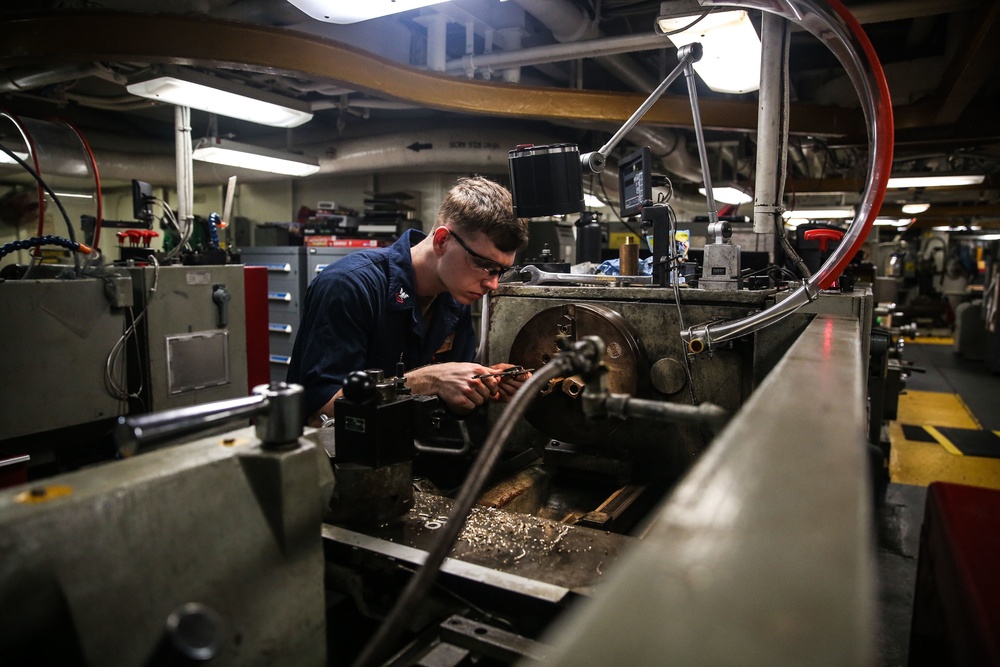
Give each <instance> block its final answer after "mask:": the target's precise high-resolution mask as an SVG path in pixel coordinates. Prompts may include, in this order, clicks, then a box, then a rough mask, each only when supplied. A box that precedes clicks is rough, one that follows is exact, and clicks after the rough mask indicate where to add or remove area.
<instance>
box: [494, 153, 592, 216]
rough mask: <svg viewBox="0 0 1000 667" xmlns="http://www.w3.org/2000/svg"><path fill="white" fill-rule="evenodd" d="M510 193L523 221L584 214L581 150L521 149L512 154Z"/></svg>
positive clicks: (509, 161) (515, 208)
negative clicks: (550, 216)
mask: <svg viewBox="0 0 1000 667" xmlns="http://www.w3.org/2000/svg"><path fill="white" fill-rule="evenodd" d="M507 162H508V165H509V167H510V192H511V195H513V197H514V214H515V215H516V216H517V217H519V218H538V217H543V216H546V215H562V214H566V213H578V212H580V211H582V210H583V178H582V175H581V168H580V149H579V148H578V147H577V145H576V144H547V145H545V146H518V147H517V148H515V149H514V150H512V151H510V152H509V153H508V158H507Z"/></svg>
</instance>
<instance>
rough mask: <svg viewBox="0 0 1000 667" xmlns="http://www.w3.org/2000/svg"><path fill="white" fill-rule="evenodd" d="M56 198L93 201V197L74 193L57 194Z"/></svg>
mask: <svg viewBox="0 0 1000 667" xmlns="http://www.w3.org/2000/svg"><path fill="white" fill-rule="evenodd" d="M56 197H62V198H66V197H69V198H70V199H93V198H94V195H84V194H78V193H76V192H57V193H56Z"/></svg>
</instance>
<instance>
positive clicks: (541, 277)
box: [518, 264, 653, 285]
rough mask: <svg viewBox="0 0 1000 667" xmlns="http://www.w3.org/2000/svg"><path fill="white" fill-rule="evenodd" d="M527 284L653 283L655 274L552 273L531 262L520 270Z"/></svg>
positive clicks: (519, 273)
mask: <svg viewBox="0 0 1000 667" xmlns="http://www.w3.org/2000/svg"><path fill="white" fill-rule="evenodd" d="M518 275H519V276H521V277H522V278H524V279H525V280H524V284H525V285H543V284H546V283H565V284H571V285H652V284H653V276H609V275H605V274H602V273H594V274H591V273H550V272H548V271H542V270H541V269H539V268H538V267H537V266H535V265H533V264H529V265H528V266H525V267H523V268H522V269H521V270H520V271H518Z"/></svg>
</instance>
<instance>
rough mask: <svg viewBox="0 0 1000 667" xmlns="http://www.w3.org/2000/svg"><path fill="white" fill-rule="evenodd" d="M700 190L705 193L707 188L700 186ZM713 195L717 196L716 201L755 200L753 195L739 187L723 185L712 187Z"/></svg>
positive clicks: (738, 202) (747, 201) (738, 201)
mask: <svg viewBox="0 0 1000 667" xmlns="http://www.w3.org/2000/svg"><path fill="white" fill-rule="evenodd" d="M698 192H700V193H701V194H703V195H704V194H705V188H698ZM712 196H713V197H715V201H721V202H722V203H723V204H736V205H739V204H748V203H750V202H752V201H753V197H751V196H750V195H748V194H747V193H745V192H743V190H740V189H739V188H731V187H721V188H712Z"/></svg>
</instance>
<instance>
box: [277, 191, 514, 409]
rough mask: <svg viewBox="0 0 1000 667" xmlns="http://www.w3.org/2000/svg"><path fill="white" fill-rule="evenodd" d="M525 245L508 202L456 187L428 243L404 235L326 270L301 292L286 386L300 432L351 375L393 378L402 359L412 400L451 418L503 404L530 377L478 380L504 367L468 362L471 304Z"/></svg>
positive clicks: (502, 195)
mask: <svg viewBox="0 0 1000 667" xmlns="http://www.w3.org/2000/svg"><path fill="white" fill-rule="evenodd" d="M527 242H528V225H527V221H526V220H520V219H518V218H515V217H514V212H513V206H512V201H511V196H510V193H509V192H508V191H507V190H506V189H505V188H504V187H502V186H500V185H498V184H496V183H494V182H492V181H490V180H487V179H485V178H482V177H474V178H463V179H460V180H459V181H458V183H457V184H456V185H455V187H453V188H452V189H451V190H450V191H449V192H448V195H447V196H446V197H445V200H444V202H443V203H442V204H441V208H440V210H439V211H438V217H437V221H436V224H435V229H434V231H433V232H432V233H431V234H430V236H425V235H424V234H423V233H422V232H419V231H416V230H412V229H411V230H408V231H407V232H406V233H404V234H403V235H402V236H401V237H400V239H399V240H398V241H396V242H395V243H394V244H393V245H392V246H390V247H388V248H380V249H378V250H366V251H361V252H356V253H353V254H351V255H348V256H347V257H345V258H343V259H341V260H339V261H338V262H335V263H333V264H331V265H330V266H328V267H327V268H326V269H324V270H323V271H322V272H321V273H320V274H319V275H318V276H317V277H316V278H315V279H314V280H313V281H312V283H311V284H310V285H309V289H308V290H307V291H306V298H305V304H304V308H303V315H302V322H301V324H300V326H299V331H298V334H297V336H296V339H295V345H294V347H293V349H292V359H291V365H290V366H289V369H288V381H289V382H295V383H297V384H301V385H302V386H303V387H304V388H305V413H306V423H307V424H308V425H310V426H319V425H320V424H321V423H322V417H321V415H323V416H326V417H333V407H334V399H336V398H338V397H339V396H340V395H341V393H342V390H341V387H342V385H343V383H344V378H345V377H346V376H347V374H348V373H350V372H352V371H357V370H364V369H368V368H381V369H383V370H384V371H385V372H386V375H387V376H391V375H393V374H394V373H395V370H396V364H397V363H398V362H399V360H400V359H401V358H402V360H403V363H404V366H405V368H406V369H407V371H406V384H407V386H408V387H410V389H411V390H412V391H413V393H415V394H425V395H437V396H438V397H439V398H440V399H441V400H442V401H444V403H445V404H446V405H447V406H448V407H449V408H450V409H451V410H453V411H455V412H457V413H466V412H469V411H471V410H474V409H475V408H476V407H477V406H480V405H482V404H483V403H485V402H486V401H487V400H500V401H505V400H509V399H510V397H511V396H512V395H513V393H514V392H515V391H516V390H517V389H518V388H519V387H520V385H521V384H523V382H524V380H525V379H527V375H523V376H517V377H516V378H512V377H507V378H503V380H502V381H500V380H498V379H497V378H493V377H485V378H481V379H475V378H473V376H475V375H482V374H484V373H490V372H496V371H500V370H504V369H507V368H510V367H511V364H504V363H501V364H496V365H494V366H490V367H486V366H481V365H479V364H476V363H472V359H473V357H474V356H475V354H476V338H475V333H474V330H473V327H472V316H471V312H470V311H471V309H470V307H469V306H470V305H471V304H472V303H474V302H475V301H477V300H478V299H480V298H482V296H483V295H484V294H486V293H487V292H489V291H490V290H492V289H495V288H496V287H497V284H498V283H499V280H500V275H501V274H502V273H503V272H504V271H505V270H506V269H508V268H509V267H510V266H511V265H512V264H513V262H514V255H515V253H516V252H517V251H518V250H520V249H521V248H523V247H524V246H525V245H526V244H527Z"/></svg>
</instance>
